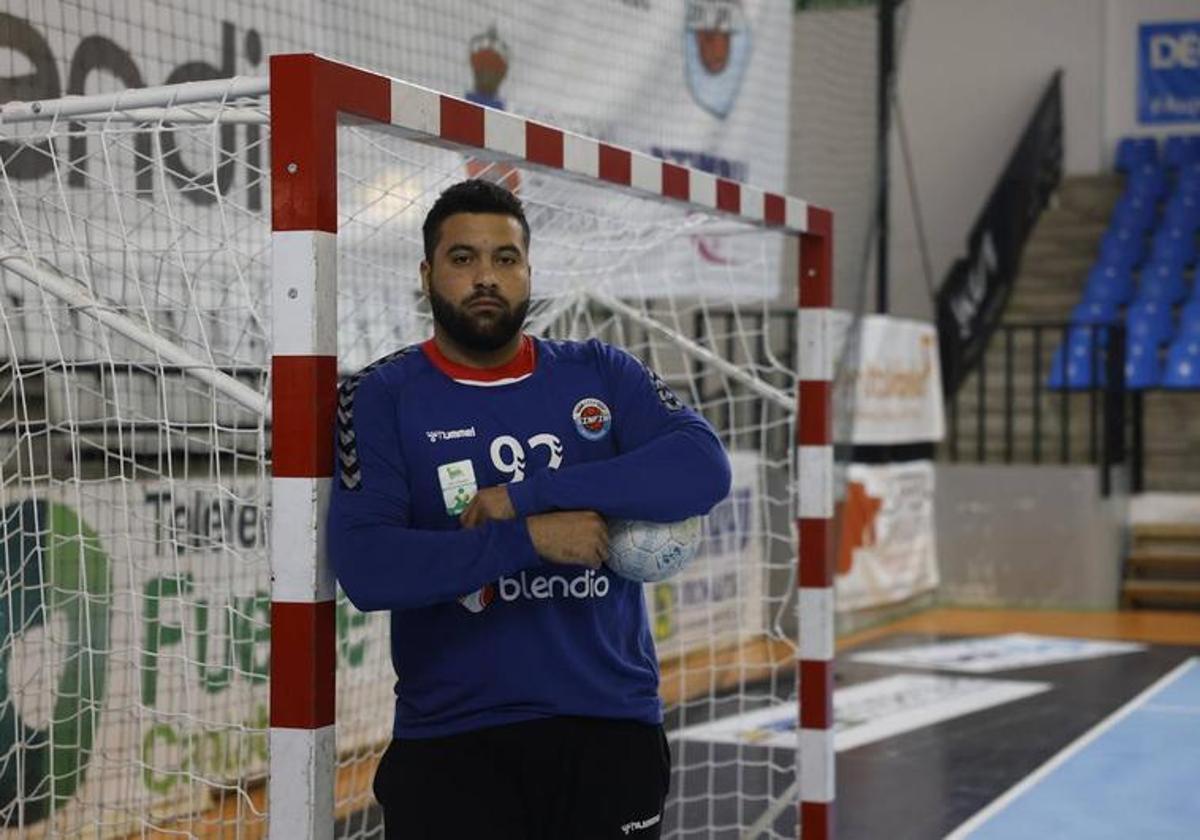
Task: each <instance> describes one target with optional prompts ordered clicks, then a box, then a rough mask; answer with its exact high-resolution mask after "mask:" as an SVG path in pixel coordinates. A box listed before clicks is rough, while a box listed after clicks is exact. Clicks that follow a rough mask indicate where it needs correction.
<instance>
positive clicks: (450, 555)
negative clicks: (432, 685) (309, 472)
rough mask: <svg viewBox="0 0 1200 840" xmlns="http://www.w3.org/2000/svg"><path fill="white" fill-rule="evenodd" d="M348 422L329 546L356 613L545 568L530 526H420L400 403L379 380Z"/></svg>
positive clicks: (340, 447) (450, 596) (342, 420)
mask: <svg viewBox="0 0 1200 840" xmlns="http://www.w3.org/2000/svg"><path fill="white" fill-rule="evenodd" d="M348 414H349V416H342V417H339V422H338V428H337V431H336V434H337V449H336V451H337V453H338V463H337V465H336V470H337V472H338V474H337V475H335V476H334V479H333V495H332V499H331V501H330V505H329V518H328V520H327V527H326V532H327V534H326V539H327V546H328V551H329V557H330V559H331V561H332V562H333V566H334V570H335V571H336V573H337V578H338V582H339V583H341V585H342V589H344V590H345V592H346V595H347V596H348V597H349V598H350V601H351V602H352V603H353V604H354V605H355V606H356V607H358V608H359V609H360V610H364V611H366V610H403V609H413V608H416V607H425V606H431V605H433V604H439V603H446V602H449V601H453V600H454V599H456V598H458V597H459V596H461V595H465V594H467V593H469V592H474V591H475V590H476V589H478V588H479V587H481V586H483V585H484V584H486V583H491V582H492V581H495V580H496V579H497V578H500V577H502V576H505V575H511V574H514V573H516V572H518V571H520V570H521V569H526V568H530V567H533V566H536V565H539V564H540V563H541V560H540V559H539V558H538V555H537V552H536V550H535V548H534V544H533V542H532V540H531V539H530V530H529V528H528V527H527V524H526V521H525V520H524V519H513V520H510V521H506V522H488V523H487V524H485V525H483V526H482V527H479V528H472V529H469V530H447V531H431V530H420V529H416V528H413V527H411V523H410V518H409V517H410V505H409V493H408V476H407V472H406V469H405V464H404V461H403V455H402V448H401V441H400V436H399V428H398V423H397V419H396V404H395V402H394V400H393V398H392V396H391V394H390V393H389V390H388V387H387V384H386V382H385V381H384V379H383V377H382V376H380V375H379V372H376V374H373V375H368V376H367V377H366V378H364V379H363V380H361V381H360V383H359V385H358V387H357V389H356V390H355V392H354V394H353V403H352V410H351V411H350V412H348ZM343 473H345V475H344V474H343ZM347 478H349V479H350V480H349V481H347V480H346V479H347Z"/></svg>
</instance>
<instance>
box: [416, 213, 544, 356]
mask: <svg viewBox="0 0 1200 840" xmlns="http://www.w3.org/2000/svg"><path fill="white" fill-rule="evenodd" d="M439 233H440V235H439V236H438V241H437V247H436V248H435V249H434V252H433V262H432V264H430V263H429V262H427V261H423V262H422V263H421V285H422V286H423V287H424V288H425V293H426V294H427V295H428V296H429V303H430V307H431V308H432V310H433V320H434V321H436V322H437V324H438V326H440V327H441V328H442V329H443V330H444V331H445V332H446V333H447V335H449V337H450V338H451V339H452V340H453V341H454V342H455V343H456V344H458V345H459V346H460V347H463V348H464V349H467V350H476V351H482V352H490V351H492V350H498V349H500V348H501V347H503V346H505V345H506V344H508V342H509V341H511V340H512V338H513V337H514V336H515V335H516V334H517V333H518V332H519V331H520V329H521V326H522V325H523V324H524V323H525V315H526V314H527V313H528V311H529V261H528V255H527V254H526V250H525V235H524V232H523V231H522V229H521V224H520V222H518V221H517V220H516V219H514V218H513V217H512V216H508V215H505V214H502V213H456V214H454V215H453V216H447V217H446V219H445V220H444V221H443V222H442V225H441V230H440V232H439Z"/></svg>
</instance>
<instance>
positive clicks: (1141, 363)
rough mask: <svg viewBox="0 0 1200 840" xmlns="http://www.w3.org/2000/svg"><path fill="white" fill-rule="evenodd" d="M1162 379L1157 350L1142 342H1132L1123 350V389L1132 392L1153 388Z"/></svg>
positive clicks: (1151, 345)
mask: <svg viewBox="0 0 1200 840" xmlns="http://www.w3.org/2000/svg"><path fill="white" fill-rule="evenodd" d="M1161 378H1162V365H1161V364H1160V363H1159V359H1158V348H1157V347H1155V346H1154V345H1153V344H1147V343H1146V342H1144V341H1133V342H1130V344H1129V345H1128V346H1127V347H1126V348H1125V387H1126V388H1129V389H1131V390H1134V391H1142V390H1145V389H1146V388H1155V387H1157V386H1158V383H1159V380H1160V379H1161Z"/></svg>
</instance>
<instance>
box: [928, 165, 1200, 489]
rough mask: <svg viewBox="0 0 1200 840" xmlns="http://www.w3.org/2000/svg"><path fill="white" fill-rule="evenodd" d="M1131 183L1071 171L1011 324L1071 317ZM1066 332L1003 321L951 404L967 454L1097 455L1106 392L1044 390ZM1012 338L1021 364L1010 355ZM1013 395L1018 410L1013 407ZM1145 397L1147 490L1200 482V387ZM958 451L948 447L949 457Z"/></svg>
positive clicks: (1029, 458) (1031, 250)
mask: <svg viewBox="0 0 1200 840" xmlns="http://www.w3.org/2000/svg"><path fill="white" fill-rule="evenodd" d="M1121 190H1122V182H1121V178H1120V177H1119V176H1116V175H1096V176H1070V177H1067V178H1064V179H1063V182H1062V184H1061V185H1060V187H1059V190H1058V192H1057V193H1056V194H1055V196H1054V197H1053V199H1052V200H1051V204H1050V207H1049V208H1047V210H1046V211H1045V212H1044V213H1042V215H1041V217H1040V219H1039V220H1038V223H1037V227H1036V228H1035V229H1034V232H1033V234H1032V235H1031V236H1030V238H1029V241H1028V243H1026V247H1025V251H1024V253H1023V254H1022V258H1021V268H1020V270H1019V272H1018V275H1017V280H1016V283H1015V284H1014V288H1013V293H1012V296H1011V297H1010V299H1009V302H1008V306H1007V307H1006V309H1005V315H1004V319H1003V323H1004V324H1012V325H1019V324H1030V323H1037V322H1066V321H1067V320H1068V319H1069V318H1070V314H1071V309H1072V308H1073V307H1074V305H1075V304H1076V303H1078V302H1079V299H1080V297H1081V295H1082V292H1083V286H1084V283H1085V281H1086V279H1087V273H1088V271H1089V269H1090V268H1091V267H1092V264H1093V262H1094V261H1095V258H1096V253H1097V251H1098V250H1099V245H1100V238H1101V236H1102V235H1103V233H1104V230H1105V228H1106V227H1107V226H1108V218H1109V215H1110V214H1111V212H1112V208H1113V205H1114V204H1115V203H1116V200H1117V198H1118V196H1119V195H1120V194H1121ZM1062 338H1063V335H1062V333H1061V331H1057V330H1050V329H1047V330H1044V331H1043V332H1042V333H1041V335H1040V341H1039V338H1035V336H1034V334H1033V332H1032V331H1031V330H1019V331H1014V332H1013V333H1012V335H1011V337H1009V336H1006V334H1005V332H1004V330H1003V328H1001V329H999V330H997V332H996V333H995V334H994V335H993V336H992V339H991V342H990V344H989V345H988V349H987V351H986V352H985V353H984V358H983V361H982V364H981V366H980V369H977V370H976V372H974V373H972V374H971V375H970V376H969V377H968V378H967V379H966V381H965V382H964V383H963V385H962V388H961V389H960V390H959V393H958V397H957V400H956V402H957V406H955V407H952V408H951V410H952V411H955V410H956V412H957V427H958V440H957V443H958V457H959V459H962V460H972V461H977V460H980V456H981V455H982V460H985V461H987V462H992V463H1004V462H1006V461H1011V462H1013V463H1051V464H1057V463H1086V462H1089V461H1093V460H1095V456H1096V455H1097V453H1098V452H1099V451H1100V447H1101V444H1102V441H1103V434H1104V430H1103V426H1102V422H1101V416H1102V404H1101V403H1102V394H1101V393H1099V392H1097V393H1096V394H1095V395H1092V394H1090V393H1085V392H1065V391H1047V390H1045V389H1044V383H1045V380H1046V378H1047V377H1048V375H1049V373H1050V366H1051V361H1052V359H1053V356H1054V350H1055V348H1056V347H1057V346H1058V344H1059V343H1060V342H1061V340H1062ZM1010 343H1011V368H1009V367H1008V364H1007V363H1006V350H1007V345H1008V344H1010ZM1035 357H1036V358H1037V359H1040V366H1039V365H1038V364H1037V362H1036V361H1035ZM981 378H982V382H981V381H980V380H981ZM981 385H982V388H981ZM981 391H982V399H981V398H980V397H981ZM1010 394H1011V401H1010V400H1009V395H1010ZM1010 402H1011V413H1009V412H1007V411H1006V404H1009V403H1010ZM1143 402H1144V414H1143V420H1144V443H1145V446H1144V450H1143V455H1144V459H1145V460H1144V470H1145V472H1144V475H1145V487H1146V489H1148V490H1162V491H1175V492H1195V491H1198V490H1200V393H1194V392H1183V393H1171V392H1164V391H1151V392H1149V393H1147V394H1145V396H1144V398H1143ZM981 404H982V405H983V408H984V410H983V411H982V413H981V411H980V406H981ZM1035 406H1040V416H1036V417H1035V415H1037V414H1038V412H1035ZM981 415H982V416H981ZM981 426H982V435H980V428H981ZM1035 427H1036V429H1035ZM1035 430H1036V432H1037V435H1036V436H1035ZM981 441H982V445H980V442H981ZM949 451H950V447H949V446H943V447H942V450H941V452H942V456H943V457H946V454H947V453H948V452H949Z"/></svg>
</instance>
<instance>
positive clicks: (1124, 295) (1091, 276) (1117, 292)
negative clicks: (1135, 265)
mask: <svg viewBox="0 0 1200 840" xmlns="http://www.w3.org/2000/svg"><path fill="white" fill-rule="evenodd" d="M1135 294H1137V288H1136V287H1135V286H1134V283H1133V275H1132V274H1131V273H1130V271H1129V269H1128V268H1124V267H1123V266H1119V265H1111V264H1105V263H1098V264H1096V265H1094V266H1092V270H1091V271H1089V272H1088V279H1087V285H1085V286H1084V287H1083V299H1084V300H1085V301H1109V302H1111V303H1113V304H1115V305H1117V306H1124V305H1125V304H1127V303H1129V302H1130V301H1131V300H1133V296H1134V295H1135Z"/></svg>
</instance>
